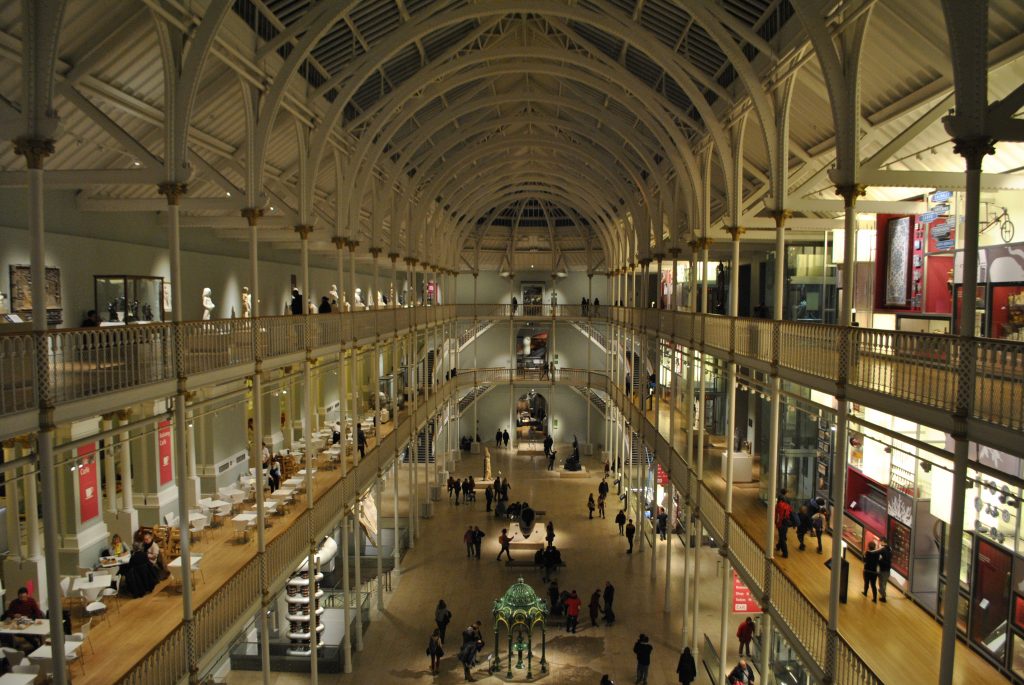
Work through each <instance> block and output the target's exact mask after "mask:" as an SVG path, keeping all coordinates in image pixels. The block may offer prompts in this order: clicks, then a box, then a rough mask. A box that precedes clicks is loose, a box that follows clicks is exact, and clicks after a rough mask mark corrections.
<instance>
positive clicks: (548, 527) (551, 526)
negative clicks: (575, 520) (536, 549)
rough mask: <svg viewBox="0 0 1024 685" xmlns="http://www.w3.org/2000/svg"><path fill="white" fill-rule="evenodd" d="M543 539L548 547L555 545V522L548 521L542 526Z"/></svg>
mask: <svg viewBox="0 0 1024 685" xmlns="http://www.w3.org/2000/svg"><path fill="white" fill-rule="evenodd" d="M544 539H545V540H546V541H547V543H548V547H550V546H551V545H553V544H555V522H554V521H548V522H547V524H545V526H544Z"/></svg>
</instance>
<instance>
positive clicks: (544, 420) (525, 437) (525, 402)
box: [516, 390, 548, 444]
mask: <svg viewBox="0 0 1024 685" xmlns="http://www.w3.org/2000/svg"><path fill="white" fill-rule="evenodd" d="M547 435H548V401H547V400H546V399H545V398H544V396H543V395H541V394H539V393H538V392H536V391H535V390H530V392H528V393H526V394H525V395H521V396H520V397H519V399H518V400H516V438H517V440H518V442H519V443H520V444H521V443H523V442H540V441H543V440H544V438H546V437H547Z"/></svg>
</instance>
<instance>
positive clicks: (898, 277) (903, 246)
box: [885, 216, 910, 307]
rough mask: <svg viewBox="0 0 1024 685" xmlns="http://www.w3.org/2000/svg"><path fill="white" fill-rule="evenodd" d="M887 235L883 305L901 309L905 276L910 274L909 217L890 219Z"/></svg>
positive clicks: (905, 291) (903, 298)
mask: <svg viewBox="0 0 1024 685" xmlns="http://www.w3.org/2000/svg"><path fill="white" fill-rule="evenodd" d="M888 233H889V235H888V238H889V245H888V250H887V251H886V256H887V263H886V267H887V268H886V273H885V303H886V304H887V305H891V306H896V307H903V306H906V304H907V275H908V273H909V272H910V217H908V216H904V217H900V218H898V219H890V220H889V231H888Z"/></svg>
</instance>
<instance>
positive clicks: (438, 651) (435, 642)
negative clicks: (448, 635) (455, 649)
mask: <svg viewBox="0 0 1024 685" xmlns="http://www.w3.org/2000/svg"><path fill="white" fill-rule="evenodd" d="M427 654H429V655H430V672H431V673H432V674H433V675H437V674H438V673H440V672H441V657H443V656H444V641H443V640H442V639H441V631H440V630H438V629H437V628H434V632H433V633H431V634H430V641H429V642H428V643H427Z"/></svg>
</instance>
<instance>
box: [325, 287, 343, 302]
mask: <svg viewBox="0 0 1024 685" xmlns="http://www.w3.org/2000/svg"><path fill="white" fill-rule="evenodd" d="M327 295H328V296H329V297H330V298H331V306H332V307H336V306H338V302H340V301H341V299H340V298H339V297H338V286H337V285H332V286H331V289H330V291H328V293H327Z"/></svg>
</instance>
